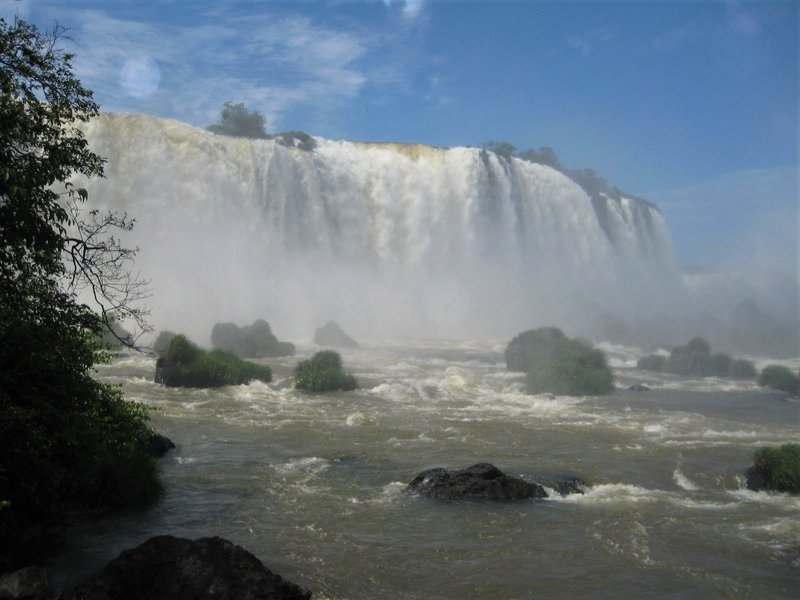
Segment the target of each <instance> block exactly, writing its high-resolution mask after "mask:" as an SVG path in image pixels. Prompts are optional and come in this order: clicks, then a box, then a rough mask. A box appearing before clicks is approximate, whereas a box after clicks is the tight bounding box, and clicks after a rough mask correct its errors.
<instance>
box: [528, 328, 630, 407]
mask: <svg viewBox="0 0 800 600" xmlns="http://www.w3.org/2000/svg"><path fill="white" fill-rule="evenodd" d="M613 390H614V374H613V373H612V372H611V369H610V368H609V366H608V363H607V361H606V355H605V354H604V353H603V352H602V351H600V350H597V349H595V348H592V347H591V346H590V345H589V344H586V343H584V342H582V341H580V340H569V341H568V342H566V343H563V344H561V345H560V346H559V349H558V351H557V352H555V353H554V354H553V355H552V356H551V357H549V358H547V359H545V360H539V361H536V362H535V363H533V364H532V365H531V367H530V369H529V370H528V378H527V391H528V393H529V394H541V393H543V392H550V393H552V394H557V395H561V396H598V395H602V394H608V393H609V392H611V391H613Z"/></svg>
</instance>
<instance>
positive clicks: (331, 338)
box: [314, 321, 358, 348]
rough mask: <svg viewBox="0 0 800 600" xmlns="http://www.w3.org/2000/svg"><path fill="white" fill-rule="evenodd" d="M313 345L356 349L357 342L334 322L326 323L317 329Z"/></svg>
mask: <svg viewBox="0 0 800 600" xmlns="http://www.w3.org/2000/svg"><path fill="white" fill-rule="evenodd" d="M314 343H315V344H317V345H318V346H333V347H334V348H358V342H357V341H355V340H354V339H353V338H351V337H350V336H349V335H347V334H346V333H345V332H344V331H343V330H342V328H341V327H339V325H338V324H337V323H336V322H335V321H328V322H327V323H325V326H324V327H320V328H319V329H317V331H316V333H315V334H314Z"/></svg>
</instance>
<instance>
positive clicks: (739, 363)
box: [636, 337, 756, 379]
mask: <svg viewBox="0 0 800 600" xmlns="http://www.w3.org/2000/svg"><path fill="white" fill-rule="evenodd" d="M636 366H637V367H638V368H640V369H647V370H648V371H665V372H667V373H675V374H676V375H684V376H687V377H732V378H735V379H752V378H754V377H755V376H756V369H755V366H754V365H753V363H752V362H751V361H749V360H744V359H742V358H733V357H732V356H731V355H730V354H725V353H724V352H716V353H714V354H712V353H711V344H709V343H708V341H707V340H705V339H703V338H701V337H695V338H692V340H691V341H690V342H689V343H688V344H686V345H685V346H676V347H675V348H673V349H672V352H671V353H670V355H669V357H665V356H661V355H658V354H652V355H650V356H644V357H642V358H640V359H639V361H638V362H637V363H636Z"/></svg>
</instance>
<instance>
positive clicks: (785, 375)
mask: <svg viewBox="0 0 800 600" xmlns="http://www.w3.org/2000/svg"><path fill="white" fill-rule="evenodd" d="M758 385H760V386H766V387H771V388H772V389H775V390H780V391H782V392H788V393H790V394H794V395H798V394H800V377H798V376H797V375H796V374H795V373H794V372H793V371H792V370H791V369H790V368H789V367H784V366H783V365H768V366H766V367H764V370H763V371H761V375H759V376H758Z"/></svg>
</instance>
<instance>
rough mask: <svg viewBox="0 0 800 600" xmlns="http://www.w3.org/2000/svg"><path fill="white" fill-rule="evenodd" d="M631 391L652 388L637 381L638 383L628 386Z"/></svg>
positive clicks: (647, 390) (644, 390)
mask: <svg viewBox="0 0 800 600" xmlns="http://www.w3.org/2000/svg"><path fill="white" fill-rule="evenodd" d="M628 391H629V392H649V391H650V388H649V387H647V386H646V385H642V384H641V383H637V384H636V385H632V386H629V387H628Z"/></svg>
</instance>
